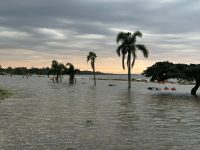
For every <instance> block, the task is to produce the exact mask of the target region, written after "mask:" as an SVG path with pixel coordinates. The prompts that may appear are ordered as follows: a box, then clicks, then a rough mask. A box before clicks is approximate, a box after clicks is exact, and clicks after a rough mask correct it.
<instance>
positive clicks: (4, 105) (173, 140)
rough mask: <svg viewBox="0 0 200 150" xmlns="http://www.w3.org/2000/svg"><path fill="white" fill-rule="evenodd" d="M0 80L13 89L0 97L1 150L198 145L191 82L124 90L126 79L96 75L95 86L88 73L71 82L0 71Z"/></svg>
mask: <svg viewBox="0 0 200 150" xmlns="http://www.w3.org/2000/svg"><path fill="white" fill-rule="evenodd" d="M104 77H105V76H104ZM113 78H116V77H113ZM0 84H1V85H2V86H5V87H8V88H10V89H12V90H13V91H14V92H15V95H14V96H12V97H10V98H8V99H5V100H3V101H1V102H0V149H1V150H29V149H33V150H47V149H48V150H132V149H138V150H143V149H148V150H166V149H172V150H176V149H177V150H179V149H180V150H182V149H186V150H187V149H190V150H193V149H194V150H195V149H199V147H200V97H194V96H191V95H190V89H191V88H192V86H190V85H189V86H180V85H176V84H165V85H160V84H155V83H135V82H133V83H132V89H131V90H128V89H127V82H125V81H108V80H106V81H104V80H98V81H97V86H96V87H95V86H93V81H92V80H91V79H90V77H87V76H79V77H78V78H77V84H75V85H69V84H68V83H67V78H65V79H63V82H62V83H52V82H51V81H50V80H49V79H48V78H47V77H30V78H28V79H25V78H22V77H21V76H13V77H12V78H11V77H9V76H0ZM108 84H114V85H116V86H108ZM149 86H155V87H160V88H162V89H163V88H164V87H165V86H168V87H170V88H172V87H176V89H177V90H176V91H151V90H148V89H147V87H149ZM198 94H199V92H198Z"/></svg>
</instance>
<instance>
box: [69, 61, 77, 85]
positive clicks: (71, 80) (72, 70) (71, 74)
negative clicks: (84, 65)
mask: <svg viewBox="0 0 200 150" xmlns="http://www.w3.org/2000/svg"><path fill="white" fill-rule="evenodd" d="M78 72H80V70H79V69H75V67H74V65H73V64H71V63H67V64H66V73H67V74H68V75H69V83H70V84H74V82H75V83H76V79H75V74H76V73H78Z"/></svg>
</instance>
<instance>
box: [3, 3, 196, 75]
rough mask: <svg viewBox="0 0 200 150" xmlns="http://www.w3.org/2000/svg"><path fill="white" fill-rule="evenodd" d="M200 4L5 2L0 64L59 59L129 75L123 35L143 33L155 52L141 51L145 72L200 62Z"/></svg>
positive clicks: (39, 63)
mask: <svg viewBox="0 0 200 150" xmlns="http://www.w3.org/2000/svg"><path fill="white" fill-rule="evenodd" d="M199 18H200V1H199V0H151V1H150V0H1V5H0V65H2V66H3V67H7V66H27V67H32V66H34V67H46V66H50V64H51V61H52V60H53V59H56V60H58V61H60V62H62V63H67V62H71V63H73V64H74V65H75V66H76V67H77V68H80V69H81V70H90V66H89V64H87V62H86V56H87V54H88V52H89V51H94V52H96V54H97V56H98V58H97V61H96V68H97V70H98V71H103V72H113V73H127V71H126V70H125V71H123V69H122V67H121V58H119V57H118V56H117V54H116V47H117V45H116V42H115V38H116V35H117V33H118V32H120V31H131V32H134V31H136V30H140V31H141V32H142V33H143V38H142V39H139V40H138V43H142V44H145V45H146V46H147V48H148V49H149V51H150V56H149V58H148V59H145V58H143V56H142V55H141V54H140V52H139V51H138V58H137V60H136V65H135V67H134V69H133V72H134V73H140V72H142V70H144V69H146V67H148V66H150V65H152V64H154V63H155V62H157V61H164V60H169V61H172V62H174V63H200V59H199V58H200V19H199Z"/></svg>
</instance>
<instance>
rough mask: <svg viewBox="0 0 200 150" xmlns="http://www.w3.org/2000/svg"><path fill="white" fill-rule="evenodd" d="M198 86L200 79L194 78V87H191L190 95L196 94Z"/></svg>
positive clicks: (199, 85)
mask: <svg viewBox="0 0 200 150" xmlns="http://www.w3.org/2000/svg"><path fill="white" fill-rule="evenodd" d="M199 87H200V79H198V80H196V85H195V87H194V88H192V90H191V94H192V95H197V90H198V88H199Z"/></svg>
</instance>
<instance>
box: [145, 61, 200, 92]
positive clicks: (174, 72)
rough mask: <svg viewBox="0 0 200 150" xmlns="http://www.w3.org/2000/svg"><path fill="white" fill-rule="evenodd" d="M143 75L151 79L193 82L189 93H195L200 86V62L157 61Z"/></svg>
mask: <svg viewBox="0 0 200 150" xmlns="http://www.w3.org/2000/svg"><path fill="white" fill-rule="evenodd" d="M143 75H145V76H146V77H151V81H155V80H157V81H166V80H167V79H171V78H174V79H177V80H178V81H183V80H185V81H191V82H195V87H194V88H192V90H191V94H192V95H196V92H197V90H198V88H199V86H200V64H190V65H187V64H173V63H171V62H168V61H165V62H157V63H155V64H154V65H153V66H151V67H148V68H147V69H146V70H145V71H144V72H143Z"/></svg>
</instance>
